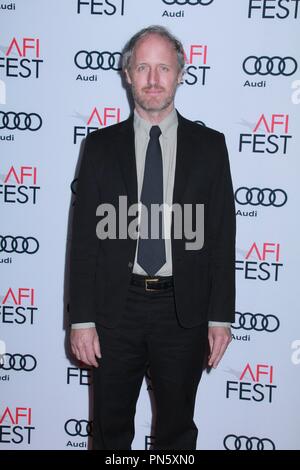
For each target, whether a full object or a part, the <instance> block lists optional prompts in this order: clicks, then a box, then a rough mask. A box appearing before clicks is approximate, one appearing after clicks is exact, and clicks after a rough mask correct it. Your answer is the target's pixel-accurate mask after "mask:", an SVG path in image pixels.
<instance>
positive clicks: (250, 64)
mask: <svg viewBox="0 0 300 470" xmlns="http://www.w3.org/2000/svg"><path fill="white" fill-rule="evenodd" d="M297 68H298V64H297V61H296V59H294V57H290V56H287V57H279V56H273V57H267V56H265V55H263V56H261V57H256V56H254V55H250V56H249V57H247V58H246V59H245V60H244V62H243V70H244V72H245V73H246V74H247V75H256V74H258V75H263V76H264V75H273V76H277V75H284V76H285V77H288V76H290V75H293V73H295V72H296V70H297Z"/></svg>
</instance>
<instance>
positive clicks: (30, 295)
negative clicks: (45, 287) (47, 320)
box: [0, 287, 39, 326]
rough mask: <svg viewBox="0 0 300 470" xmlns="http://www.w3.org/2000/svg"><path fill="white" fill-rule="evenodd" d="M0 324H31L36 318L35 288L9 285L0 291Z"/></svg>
mask: <svg viewBox="0 0 300 470" xmlns="http://www.w3.org/2000/svg"><path fill="white" fill-rule="evenodd" d="M0 299H1V303H0V324H1V323H3V324H6V325H14V326H15V325H33V324H34V322H35V321H36V319H37V314H38V310H39V309H38V307H37V305H36V300H35V289H33V288H31V287H18V288H15V289H13V288H12V287H9V288H8V289H7V290H6V291H4V295H3V293H2V292H1V293H0Z"/></svg>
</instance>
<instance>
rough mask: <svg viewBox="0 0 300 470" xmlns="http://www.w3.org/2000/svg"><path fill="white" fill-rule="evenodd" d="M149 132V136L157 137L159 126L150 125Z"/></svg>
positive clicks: (159, 131)
mask: <svg viewBox="0 0 300 470" xmlns="http://www.w3.org/2000/svg"><path fill="white" fill-rule="evenodd" d="M149 134H150V137H154V138H156V139H158V137H159V136H160V134H161V130H160V127H159V126H152V127H151V129H150V133H149Z"/></svg>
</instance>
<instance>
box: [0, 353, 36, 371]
mask: <svg viewBox="0 0 300 470" xmlns="http://www.w3.org/2000/svg"><path fill="white" fill-rule="evenodd" d="M36 364H37V361H36V358H35V357H34V356H32V355H31V354H24V355H22V354H9V353H6V354H2V356H1V361H0V369H3V370H24V371H25V372H31V371H32V370H34V369H35V368H36Z"/></svg>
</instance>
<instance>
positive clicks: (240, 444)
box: [223, 434, 275, 450]
mask: <svg viewBox="0 0 300 470" xmlns="http://www.w3.org/2000/svg"><path fill="white" fill-rule="evenodd" d="M223 444H224V447H225V449H226V450H275V444H274V442H273V441H271V439H267V438H263V439H260V438H258V437H254V436H252V437H248V436H236V435H235V434H228V436H226V437H225V438H224V441H223Z"/></svg>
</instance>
